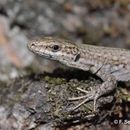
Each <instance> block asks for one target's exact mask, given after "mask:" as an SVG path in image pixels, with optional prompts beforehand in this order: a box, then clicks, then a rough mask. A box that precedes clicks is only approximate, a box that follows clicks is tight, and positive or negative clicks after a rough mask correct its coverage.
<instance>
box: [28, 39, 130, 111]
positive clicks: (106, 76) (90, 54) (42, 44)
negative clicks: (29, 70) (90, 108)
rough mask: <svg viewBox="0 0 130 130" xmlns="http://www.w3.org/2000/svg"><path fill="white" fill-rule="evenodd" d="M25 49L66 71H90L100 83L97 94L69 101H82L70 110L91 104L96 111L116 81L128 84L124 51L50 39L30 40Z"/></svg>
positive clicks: (129, 64) (129, 58) (129, 59)
mask: <svg viewBox="0 0 130 130" xmlns="http://www.w3.org/2000/svg"><path fill="white" fill-rule="evenodd" d="M28 48H29V50H31V51H32V52H34V53H35V54H38V55H41V56H43V57H46V58H49V59H52V60H56V61H59V62H60V63H62V64H64V65H66V66H68V67H72V68H77V69H81V70H83V71H90V72H91V73H93V74H95V75H97V76H98V77H99V78H101V79H102V81H103V83H102V84H101V85H100V86H99V87H98V89H97V90H92V91H91V92H90V93H87V94H86V95H85V96H82V97H77V98H76V97H75V98H70V99H71V100H78V99H84V100H83V101H82V102H81V103H80V104H78V105H77V106H76V107H75V108H74V109H73V110H75V109H77V108H79V107H80V106H81V105H82V104H84V103H86V102H88V101H90V100H93V101H94V110H95V106H96V100H97V99H98V98H99V97H100V96H102V95H104V94H109V93H110V92H111V91H113V90H114V89H115V88H116V86H117V81H130V51H129V50H126V49H120V48H110V47H102V46H94V45H85V44H76V43H72V42H70V41H66V40H63V39H58V38H52V37H44V38H41V39H36V40H33V41H31V42H30V43H28ZM80 91H83V90H80Z"/></svg>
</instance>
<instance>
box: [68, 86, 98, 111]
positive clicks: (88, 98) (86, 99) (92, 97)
mask: <svg viewBox="0 0 130 130" xmlns="http://www.w3.org/2000/svg"><path fill="white" fill-rule="evenodd" d="M77 89H78V90H79V91H81V92H84V93H86V95H84V96H80V97H72V98H69V99H68V100H69V101H77V100H83V101H82V102H80V103H79V104H78V105H77V106H75V107H74V108H72V111H74V110H76V109H78V108H79V107H80V106H82V105H83V104H85V103H86V102H89V101H92V100H93V101H94V111H96V101H97V99H98V98H99V97H100V94H99V92H98V90H97V91H89V92H88V91H86V90H83V89H81V88H77Z"/></svg>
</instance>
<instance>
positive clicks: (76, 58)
mask: <svg viewBox="0 0 130 130" xmlns="http://www.w3.org/2000/svg"><path fill="white" fill-rule="evenodd" d="M79 59H80V54H78V55H76V57H75V59H74V61H75V62H77V61H78V60H79Z"/></svg>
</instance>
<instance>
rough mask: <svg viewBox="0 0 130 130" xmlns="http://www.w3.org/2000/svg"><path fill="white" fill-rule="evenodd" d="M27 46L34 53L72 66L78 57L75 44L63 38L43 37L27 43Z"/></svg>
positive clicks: (78, 53)
mask: <svg viewBox="0 0 130 130" xmlns="http://www.w3.org/2000/svg"><path fill="white" fill-rule="evenodd" d="M28 48H29V50H31V51H32V52H34V53H35V54H38V55H41V56H43V57H46V58H49V59H53V60H56V61H59V62H61V63H63V64H65V65H67V66H70V67H71V66H73V67H74V64H75V62H76V61H78V59H79V58H80V52H79V49H78V47H77V45H76V44H73V43H71V42H69V41H65V40H63V39H58V38H52V37H44V38H41V39H37V40H33V41H31V42H30V43H28Z"/></svg>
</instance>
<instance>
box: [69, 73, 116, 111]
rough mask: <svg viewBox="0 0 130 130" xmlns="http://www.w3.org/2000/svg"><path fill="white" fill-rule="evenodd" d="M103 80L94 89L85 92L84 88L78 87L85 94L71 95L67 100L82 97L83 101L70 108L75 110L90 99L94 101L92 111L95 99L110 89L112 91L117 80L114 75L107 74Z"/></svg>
mask: <svg viewBox="0 0 130 130" xmlns="http://www.w3.org/2000/svg"><path fill="white" fill-rule="evenodd" d="M105 77H106V78H105V80H104V82H103V83H102V84H101V85H99V86H97V88H96V90H94V89H92V90H91V91H90V92H89V93H88V92H86V91H85V90H82V89H78V90H79V91H82V92H86V93H87V94H86V95H84V96H80V97H73V98H69V100H71V101H75V100H81V99H83V101H82V102H81V103H79V104H78V105H77V106H75V107H74V108H73V109H72V110H73V111H74V110H76V109H77V108H79V107H80V106H81V105H83V104H85V103H86V102H89V101H91V100H93V101H94V111H95V109H96V101H97V99H98V98H99V97H101V96H102V95H105V94H109V93H110V92H111V91H113V90H114V89H115V88H116V86H117V81H116V79H115V77H114V76H112V75H107V76H105Z"/></svg>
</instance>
